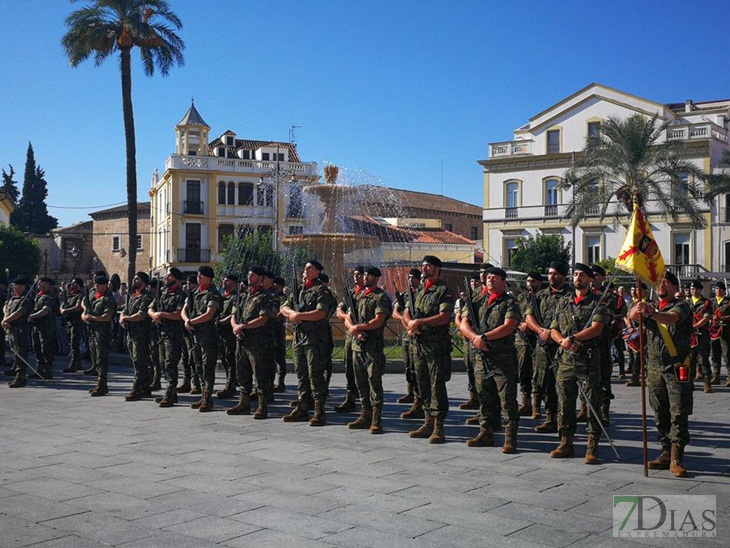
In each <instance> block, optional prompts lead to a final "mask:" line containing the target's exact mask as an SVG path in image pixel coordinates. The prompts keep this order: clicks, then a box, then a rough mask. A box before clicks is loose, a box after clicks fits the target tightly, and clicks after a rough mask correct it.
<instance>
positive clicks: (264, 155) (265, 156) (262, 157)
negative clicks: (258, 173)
mask: <svg viewBox="0 0 730 548" xmlns="http://www.w3.org/2000/svg"><path fill="white" fill-rule="evenodd" d="M269 157H270V154H269V153H268V152H262V153H261V159H262V160H264V161H267V160H268V159H269Z"/></svg>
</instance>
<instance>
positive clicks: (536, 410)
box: [532, 394, 541, 419]
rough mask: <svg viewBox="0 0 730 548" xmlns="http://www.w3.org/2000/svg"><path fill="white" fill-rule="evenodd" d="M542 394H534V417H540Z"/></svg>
mask: <svg viewBox="0 0 730 548" xmlns="http://www.w3.org/2000/svg"><path fill="white" fill-rule="evenodd" d="M540 403H541V402H540V396H539V395H537V394H533V395H532V418H533V419H539V418H540Z"/></svg>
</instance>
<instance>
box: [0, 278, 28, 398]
mask: <svg viewBox="0 0 730 548" xmlns="http://www.w3.org/2000/svg"><path fill="white" fill-rule="evenodd" d="M27 288H28V278H26V277H25V276H22V275H21V276H17V277H16V278H15V279H14V280H13V284H12V290H13V292H12V295H11V296H10V298H9V299H8V300H7V302H6V303H5V307H4V309H3V320H2V324H1V325H2V328H3V329H4V330H5V331H6V332H7V334H8V339H9V341H10V350H11V351H12V353H13V371H14V372H15V378H14V379H13V380H12V381H10V383H8V386H9V387H10V388H22V387H24V386H25V383H26V367H27V363H28V330H29V326H28V316H29V315H30V313H31V310H32V309H33V301H31V300H30V299H29V298H28V297H27V294H26V290H27Z"/></svg>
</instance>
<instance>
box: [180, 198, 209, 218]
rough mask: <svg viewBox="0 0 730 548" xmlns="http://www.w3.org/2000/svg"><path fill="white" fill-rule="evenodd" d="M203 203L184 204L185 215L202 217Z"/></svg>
mask: <svg viewBox="0 0 730 548" xmlns="http://www.w3.org/2000/svg"><path fill="white" fill-rule="evenodd" d="M203 205H204V204H203V202H189V201H187V200H186V201H184V202H183V213H186V214H188V215H202V214H203Z"/></svg>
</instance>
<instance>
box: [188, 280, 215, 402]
mask: <svg viewBox="0 0 730 548" xmlns="http://www.w3.org/2000/svg"><path fill="white" fill-rule="evenodd" d="M214 276H215V274H214V273H213V269H212V268H211V267H209V266H201V267H200V268H198V278H197V281H198V288H197V289H195V290H194V291H192V292H191V294H190V295H189V296H188V298H187V299H186V300H185V308H183V311H182V319H183V321H184V322H185V329H187V330H188V331H192V332H193V337H194V342H195V345H196V346H198V347H200V353H201V366H200V369H199V370H198V376H200V378H201V381H202V383H203V394H202V397H201V398H200V400H198V401H197V402H195V403H192V404H190V407H191V408H192V409H197V410H198V411H200V412H201V413H205V412H208V411H212V410H213V399H212V398H213V388H214V387H215V366H216V362H217V361H218V327H217V323H218V315H219V314H220V311H221V308H222V307H223V299H222V298H221V296H220V293H218V291H217V290H216V288H215V286H213V285H211V282H212V281H213V277H214Z"/></svg>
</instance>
